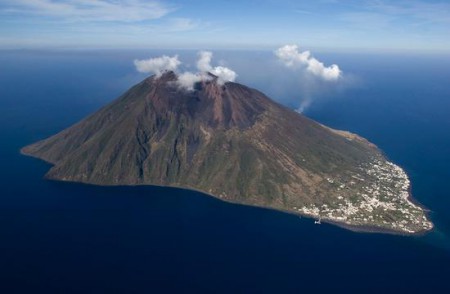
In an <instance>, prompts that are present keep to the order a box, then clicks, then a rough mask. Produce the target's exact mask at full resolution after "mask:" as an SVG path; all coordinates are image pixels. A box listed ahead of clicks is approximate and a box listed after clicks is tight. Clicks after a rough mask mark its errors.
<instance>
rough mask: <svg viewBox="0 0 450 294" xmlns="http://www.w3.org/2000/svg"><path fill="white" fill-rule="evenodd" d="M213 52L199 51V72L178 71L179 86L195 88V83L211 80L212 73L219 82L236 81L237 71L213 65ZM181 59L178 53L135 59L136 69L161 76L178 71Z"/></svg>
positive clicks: (188, 88) (189, 88)
mask: <svg viewBox="0 0 450 294" xmlns="http://www.w3.org/2000/svg"><path fill="white" fill-rule="evenodd" d="M212 56H213V54H212V52H210V51H200V52H199V53H198V60H197V69H198V72H196V73H194V72H190V71H185V72H183V73H177V84H178V86H179V87H181V88H183V89H186V90H188V91H192V90H194V85H195V83H197V82H200V81H207V80H211V79H212V76H210V75H208V73H211V74H213V75H215V76H217V83H218V84H219V85H223V84H225V83H226V82H234V80H235V79H236V77H237V74H236V72H234V71H233V70H231V69H229V68H228V67H224V66H216V67H213V66H211V60H212ZM180 64H181V61H180V60H178V55H174V56H173V57H169V56H166V55H163V56H161V57H155V58H149V59H143V60H137V59H136V60H134V65H135V66H136V70H137V71H138V72H142V73H154V74H155V75H156V77H160V76H161V75H162V74H163V73H164V72H165V71H175V72H176V71H177V68H178V66H179V65H180Z"/></svg>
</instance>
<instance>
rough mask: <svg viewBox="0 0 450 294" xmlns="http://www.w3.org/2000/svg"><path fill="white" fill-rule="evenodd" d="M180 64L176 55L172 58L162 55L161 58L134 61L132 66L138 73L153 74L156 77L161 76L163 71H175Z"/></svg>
mask: <svg viewBox="0 0 450 294" xmlns="http://www.w3.org/2000/svg"><path fill="white" fill-rule="evenodd" d="M180 64H181V61H179V60H178V55H174V56H173V57H169V56H167V55H163V56H161V57H155V58H149V59H142V60H138V59H136V60H134V65H135V66H136V70H137V71H138V72H142V73H154V74H156V76H157V77H159V76H161V75H162V74H163V72H165V71H170V70H173V71H175V70H176V69H177V67H178V66H179V65H180Z"/></svg>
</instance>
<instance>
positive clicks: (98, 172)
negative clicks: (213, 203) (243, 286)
mask: <svg viewBox="0 0 450 294" xmlns="http://www.w3.org/2000/svg"><path fill="white" fill-rule="evenodd" d="M21 151H22V153H23V154H26V155H30V156H33V157H37V158H40V159H42V160H45V161H47V162H49V163H51V164H52V165H53V167H52V168H51V169H50V170H49V172H48V173H47V174H46V178H48V179H52V180H60V181H70V182H80V183H88V184H95V185H159V186H168V187H178V188H186V189H195V190H198V191H201V192H204V193H206V194H209V195H211V196H215V197H217V198H220V199H222V200H225V201H229V202H233V203H239V204H246V205H254V206H260V207H266V208H273V209H277V210H282V211H286V212H289V213H295V214H299V215H303V216H309V217H312V218H315V219H319V220H322V221H328V222H331V223H335V224H339V225H342V226H345V227H347V228H350V229H355V230H362V231H383V232H393V233H402V234H403V233H404V234H413V233H420V232H424V231H427V230H430V229H431V228H432V227H433V225H432V223H431V222H430V221H429V220H428V219H427V217H426V214H425V211H424V209H423V208H422V207H420V206H419V205H417V204H415V203H413V202H412V201H411V199H410V198H411V197H410V196H411V195H410V192H409V191H410V183H409V180H408V177H407V175H406V173H405V172H404V171H403V170H402V169H401V168H400V167H398V166H397V165H395V164H393V163H391V162H389V161H388V160H387V159H386V158H385V157H384V155H383V154H382V152H381V151H380V150H379V149H378V148H377V147H376V146H375V145H374V144H372V143H370V142H368V141H367V140H365V139H364V138H362V137H360V136H358V135H356V134H351V133H349V132H345V131H338V130H334V129H331V128H328V127H326V126H324V125H322V124H320V123H317V122H315V121H313V120H311V119H309V118H307V117H305V116H303V115H301V114H299V113H297V112H295V111H293V110H291V109H289V108H287V107H284V106H282V105H280V104H278V103H276V102H274V101H273V100H271V99H270V98H268V97H267V96H265V95H264V94H263V93H261V92H259V91H257V90H255V89H251V88H249V87H246V86H244V85H241V84H238V83H232V82H227V83H220V82H219V81H218V80H217V77H215V76H213V75H209V77H208V78H206V79H204V80H203V81H201V82H198V83H197V84H195V87H194V89H193V90H186V89H183V88H182V87H180V86H179V84H178V82H177V75H176V74H175V73H174V72H165V73H164V74H162V75H161V76H151V77H149V78H146V79H145V80H143V81H142V82H140V83H139V84H137V85H135V86H133V87H132V88H131V89H129V90H128V91H127V92H126V93H124V94H123V95H122V96H120V97H119V98H117V99H116V100H114V101H113V102H112V103H110V104H109V105H107V106H105V107H103V108H102V109H100V110H99V111H97V112H95V113H94V114H92V115H90V116H89V117H87V118H85V119H83V120H82V121H80V122H79V123H77V124H75V125H73V126H71V127H69V128H67V129H65V130H63V131H61V132H60V133H58V134H56V135H54V136H52V137H50V138H47V139H44V140H42V141H39V142H37V143H34V144H32V145H29V146H26V147H24V148H23V149H22V150H21Z"/></svg>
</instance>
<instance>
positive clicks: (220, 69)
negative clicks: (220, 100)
mask: <svg viewBox="0 0 450 294" xmlns="http://www.w3.org/2000/svg"><path fill="white" fill-rule="evenodd" d="M211 73H212V74H213V75H215V76H217V82H218V83H219V84H221V85H223V84H225V83H226V82H234V80H235V79H236V77H237V74H236V72H234V71H233V70H231V69H229V68H228V67H224V66H216V67H214V68H213V69H212V70H211Z"/></svg>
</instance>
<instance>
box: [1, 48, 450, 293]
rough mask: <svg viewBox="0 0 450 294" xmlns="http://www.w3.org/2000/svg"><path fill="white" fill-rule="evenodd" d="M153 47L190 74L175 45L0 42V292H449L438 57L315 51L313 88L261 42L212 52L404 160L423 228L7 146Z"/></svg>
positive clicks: (190, 63)
mask: <svg viewBox="0 0 450 294" xmlns="http://www.w3.org/2000/svg"><path fill="white" fill-rule="evenodd" d="M160 54H168V55H172V54H179V56H180V59H181V60H182V61H183V65H182V67H183V70H193V69H194V66H195V56H196V52H195V51H187V50H178V51H177V50H64V49H61V50H56V49H54V50H9V51H7V50H4V51H0V69H1V70H0V142H1V143H0V293H5V294H6V293H172V292H173V293H330V292H333V293H379V292H383V293H394V292H395V293H419V292H420V293H450V280H449V277H450V213H449V211H450V167H449V166H450V55H448V54H447V55H446V54H431V53H426V52H425V53H412V52H406V53H405V52H351V51H349V52H327V51H323V52H322V51H317V52H315V54H314V55H315V56H316V57H317V58H318V59H319V60H321V61H322V62H324V64H325V65H329V64H332V63H336V64H338V65H339V67H340V69H341V70H342V72H343V77H342V79H341V80H339V81H337V82H325V81H321V80H319V79H318V78H314V77H310V75H309V74H308V73H307V72H305V70H304V69H301V68H300V69H289V68H285V67H283V65H281V64H280V63H278V62H277V61H276V59H275V57H274V55H273V52H271V51H269V50H268V51H251V50H241V51H232V50H228V51H226V50H224V51H217V52H214V54H215V55H214V57H215V59H214V61H213V62H215V63H216V64H217V65H219V64H220V65H223V66H228V67H230V68H232V69H234V70H235V71H236V72H237V73H238V77H237V82H240V83H243V84H247V85H249V86H251V87H254V88H256V89H258V90H260V91H262V92H264V93H266V94H268V95H269V96H270V97H272V98H273V99H274V100H276V101H278V102H280V103H282V104H284V105H286V106H288V107H292V108H295V109H297V108H302V110H303V114H304V115H306V116H308V117H311V118H313V119H315V120H317V121H319V122H321V123H323V124H326V125H328V126H331V127H333V128H337V129H342V130H348V131H351V132H354V133H357V134H360V135H362V136H364V137H365V138H367V139H368V140H370V141H371V142H373V143H375V144H376V145H378V146H379V147H380V148H381V149H382V150H383V151H384V153H385V154H386V156H387V157H388V158H389V159H390V160H391V161H393V162H395V163H396V164H398V165H400V166H401V167H402V168H404V169H405V171H406V172H407V173H408V175H409V177H410V179H411V182H412V194H413V196H414V198H415V200H416V201H418V202H419V203H421V204H422V205H423V206H424V207H426V208H427V209H428V210H429V212H428V214H429V217H430V218H431V220H432V221H433V223H434V224H435V229H434V230H433V231H432V232H430V233H428V234H425V235H421V236H398V235H391V234H382V233H357V232H352V231H349V230H346V229H343V228H340V227H337V226H334V225H330V224H321V225H316V224H314V220H313V219H309V218H305V217H299V216H295V215H290V214H285V213H282V212H278V211H273V210H269V209H263V208H256V207H247V206H242V205H236V204H230V203H226V202H222V201H220V200H218V199H215V198H212V197H210V196H208V195H204V194H202V193H198V192H194V191H187V190H182V189H174V188H163V187H152V186H139V187H125V186H121V187H99V186H90V185H83V184H75V183H62V182H55V181H49V180H45V179H44V175H45V173H46V171H47V170H48V169H49V168H50V165H49V164H47V163H45V162H42V161H40V160H37V159H34V158H30V157H26V156H23V155H21V154H20V153H19V149H20V148H21V147H23V146H25V145H27V144H30V143H32V142H35V141H37V140H39V139H43V138H46V137H48V136H50V135H52V134H54V133H56V132H58V131H60V130H62V129H64V128H66V127H68V126H70V125H71V124H73V123H75V122H77V121H79V120H80V119H82V118H83V117H85V116H87V115H89V114H91V113H93V112H95V111H96V110H97V109H99V108H100V107H102V106H103V105H105V104H107V103H109V102H110V101H112V100H113V99H115V98H116V97H118V96H119V95H120V94H121V93H123V92H124V91H125V90H126V89H128V88H129V87H130V86H132V85H133V84H135V83H137V82H139V81H140V80H142V79H144V78H145V77H146V75H145V74H141V73H138V72H136V70H135V69H134V65H133V60H134V59H142V58H148V57H154V56H158V55H160ZM286 139H287V140H288V139H289V138H286Z"/></svg>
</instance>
